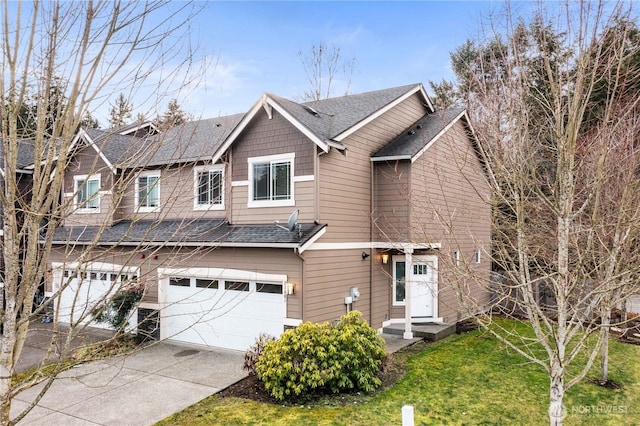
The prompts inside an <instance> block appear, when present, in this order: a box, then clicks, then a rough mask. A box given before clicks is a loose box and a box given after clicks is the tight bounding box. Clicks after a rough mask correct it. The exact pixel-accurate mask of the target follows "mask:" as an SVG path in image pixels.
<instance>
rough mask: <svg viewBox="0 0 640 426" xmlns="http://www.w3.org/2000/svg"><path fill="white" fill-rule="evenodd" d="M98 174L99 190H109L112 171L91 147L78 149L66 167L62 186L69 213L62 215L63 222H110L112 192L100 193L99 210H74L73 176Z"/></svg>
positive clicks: (63, 197) (69, 223)
mask: <svg viewBox="0 0 640 426" xmlns="http://www.w3.org/2000/svg"><path fill="white" fill-rule="evenodd" d="M98 174H99V175H100V191H101V192H102V191H107V192H110V191H111V188H112V186H113V178H114V175H113V172H112V171H111V169H110V168H109V167H108V166H107V164H106V163H105V162H104V161H103V160H102V158H101V157H100V156H99V155H98V154H97V152H96V151H95V149H93V148H92V147H85V148H83V149H81V150H80V151H78V152H77V153H76V155H75V156H74V158H73V160H72V161H71V162H70V164H69V166H68V167H67V170H66V173H65V175H64V182H63V186H62V192H63V196H62V200H63V205H66V209H67V210H66V211H67V212H68V213H69V214H65V215H64V221H63V224H64V225H65V226H73V225H88V226H91V225H102V224H105V223H108V224H109V223H112V222H113V216H114V209H115V208H114V206H113V197H112V194H110V193H107V194H104V193H103V194H101V195H100V208H99V212H95V213H93V212H92V213H84V212H82V213H81V212H78V211H74V197H75V181H74V177H75V176H82V175H88V176H90V175H98Z"/></svg>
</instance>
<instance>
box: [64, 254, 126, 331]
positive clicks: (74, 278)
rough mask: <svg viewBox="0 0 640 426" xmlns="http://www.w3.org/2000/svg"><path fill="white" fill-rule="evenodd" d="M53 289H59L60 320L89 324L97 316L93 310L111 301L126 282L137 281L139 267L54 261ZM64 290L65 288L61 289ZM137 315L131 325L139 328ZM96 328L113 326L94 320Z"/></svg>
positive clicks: (93, 323) (67, 322)
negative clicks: (94, 315) (80, 264)
mask: <svg viewBox="0 0 640 426" xmlns="http://www.w3.org/2000/svg"><path fill="white" fill-rule="evenodd" d="M52 267H53V291H54V294H55V292H59V294H58V300H57V301H56V302H55V304H54V310H55V314H56V317H57V320H58V321H59V322H61V323H64V324H71V323H80V324H87V323H89V322H91V321H90V320H91V319H92V318H93V313H92V310H93V309H94V308H95V307H96V306H98V305H101V304H104V303H106V302H108V301H109V300H110V298H111V297H112V296H113V295H114V294H115V293H116V292H117V291H118V290H119V289H120V288H122V286H123V285H126V284H129V283H132V282H134V281H135V280H136V279H137V277H138V270H137V268H124V267H122V266H120V265H114V264H108V263H90V264H87V265H82V266H79V265H78V264H76V263H72V264H66V265H65V264H61V263H58V264H56V263H54V264H52ZM60 289H62V291H60ZM136 317H137V316H136V315H135V313H134V314H132V318H131V321H129V327H135V326H136V321H135V318H136ZM91 326H92V327H99V328H109V327H110V326H109V325H108V324H104V323H98V322H95V321H94V322H91Z"/></svg>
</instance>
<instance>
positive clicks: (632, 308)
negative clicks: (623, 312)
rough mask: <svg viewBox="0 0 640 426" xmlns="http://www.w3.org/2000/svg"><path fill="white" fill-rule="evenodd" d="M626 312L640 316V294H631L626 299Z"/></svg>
mask: <svg viewBox="0 0 640 426" xmlns="http://www.w3.org/2000/svg"><path fill="white" fill-rule="evenodd" d="M626 309H627V312H628V313H632V314H636V315H640V294H633V295H631V296H629V298H628V299H627V306H626Z"/></svg>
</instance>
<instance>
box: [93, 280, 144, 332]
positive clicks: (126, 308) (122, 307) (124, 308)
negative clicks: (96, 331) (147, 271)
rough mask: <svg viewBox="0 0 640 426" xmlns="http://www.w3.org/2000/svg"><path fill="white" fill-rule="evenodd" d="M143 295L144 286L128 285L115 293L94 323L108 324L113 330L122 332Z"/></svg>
mask: <svg viewBox="0 0 640 426" xmlns="http://www.w3.org/2000/svg"><path fill="white" fill-rule="evenodd" d="M143 294H144V286H142V285H138V284H135V285H130V286H128V287H127V288H125V289H123V290H121V291H120V292H119V293H117V294H116V295H115V296H114V297H113V299H111V301H109V302H108V303H107V304H106V307H103V309H102V310H101V311H100V312H99V313H98V314H97V315H96V319H95V320H96V321H97V322H101V323H108V324H109V325H111V327H113V328H114V329H115V330H123V329H124V328H125V326H126V325H127V322H128V321H129V316H130V315H131V312H132V311H133V309H134V308H135V307H136V306H138V303H139V302H140V300H142V295H143Z"/></svg>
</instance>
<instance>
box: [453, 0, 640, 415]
mask: <svg viewBox="0 0 640 426" xmlns="http://www.w3.org/2000/svg"><path fill="white" fill-rule="evenodd" d="M544 7H545V6H544V5H541V6H540V9H539V10H538V11H537V14H536V16H534V19H532V20H531V21H530V23H529V24H524V23H523V21H516V20H515V19H514V16H513V14H512V13H511V11H510V10H509V7H508V6H507V8H506V10H505V16H506V20H504V19H502V20H501V21H500V22H506V24H505V26H504V27H500V28H497V27H492V28H493V31H492V32H491V33H490V34H489V35H488V36H487V37H486V39H485V40H484V41H480V42H468V43H467V44H466V45H464V46H463V47H461V48H460V49H459V50H458V51H457V56H456V55H454V59H458V60H459V61H458V62H455V61H454V67H455V68H457V71H456V72H457V73H458V77H459V90H461V92H462V93H463V96H462V98H463V99H465V102H466V103H467V105H468V110H469V113H470V115H471V117H472V118H473V125H474V128H475V131H476V136H477V140H478V144H479V146H478V149H479V153H480V155H481V157H482V159H483V163H484V164H485V167H486V171H487V180H488V183H489V185H490V186H491V188H492V191H493V241H492V244H493V247H492V250H491V253H490V254H491V258H492V262H493V265H494V266H493V269H494V271H495V274H494V279H493V280H492V281H491V282H485V283H484V284H485V285H486V288H487V290H489V291H492V292H493V295H494V301H493V309H491V310H489V311H488V312H487V311H485V312H486V313H485V314H482V315H479V316H477V317H476V318H477V320H478V322H479V323H480V324H481V325H482V326H483V327H484V328H486V329H487V330H489V331H490V332H491V333H492V334H494V335H495V336H496V337H498V338H499V339H501V340H502V341H503V342H504V343H505V344H507V345H508V346H509V347H510V348H512V349H514V350H515V351H517V352H518V353H519V354H521V355H522V356H523V357H525V358H527V359H528V360H529V361H531V362H534V363H536V364H538V365H540V366H541V367H542V368H544V369H545V370H546V372H547V373H548V375H549V419H550V424H552V425H557V424H562V420H563V414H564V413H563V398H564V394H565V392H566V390H567V389H569V388H570V387H572V386H573V385H575V384H576V383H578V382H580V381H581V380H583V379H584V378H585V376H586V375H587V373H588V372H589V370H590V369H591V367H592V366H593V364H594V363H595V361H596V359H597V357H598V355H599V354H600V353H601V351H603V352H602V354H603V357H602V360H603V378H604V379H605V380H606V365H605V363H606V345H604V346H603V341H605V342H606V339H607V338H608V334H607V333H608V330H609V328H610V326H611V324H610V322H609V316H610V311H611V308H613V307H615V306H618V305H620V304H621V303H622V302H623V301H624V299H625V298H626V297H627V296H628V295H629V294H630V293H633V292H637V291H638V284H637V277H638V272H640V271H639V267H640V262H639V261H640V259H638V255H637V253H636V252H637V249H636V245H637V241H638V238H639V237H640V221H638V214H639V213H640V210H639V209H640V207H639V206H640V203H639V202H640V199H639V198H638V197H639V191H638V189H639V188H638V170H639V166H640V157H639V156H638V148H637V143H636V142H635V141H637V129H638V124H637V102H638V96H637V93H633V94H630V93H629V92H628V91H627V90H624V91H623V90H611V91H609V93H608V94H607V96H605V97H599V98H598V99H600V102H599V103H597V114H594V111H595V110H596V108H595V107H596V105H595V102H594V95H595V94H597V93H598V90H599V89H601V88H602V86H603V81H604V80H605V76H606V84H607V85H608V87H610V88H614V89H615V88H622V87H625V88H632V87H635V86H634V85H632V84H629V81H630V78H631V77H637V76H636V75H632V74H628V73H626V71H625V66H624V64H625V62H624V58H625V54H624V52H625V46H627V45H629V44H630V43H632V39H631V38H630V34H631V32H629V31H612V28H613V27H614V26H615V25H616V23H617V22H619V21H620V20H621V19H623V20H628V19H629V17H630V16H631V15H630V12H631V11H630V9H629V7H628V6H623V5H622V4H618V5H616V6H615V7H614V9H613V12H611V13H610V14H607V13H606V9H605V7H604V5H603V4H602V3H591V2H580V3H569V4H567V5H565V10H560V9H553V10H546V9H544ZM549 12H550V15H549V14H547V13H549ZM548 16H553V19H551V18H546V17H548ZM502 18H504V16H503V17H502ZM491 24H492V25H496V22H491ZM605 38H607V41H606V43H605ZM603 71H606V72H603ZM603 99H606V100H603ZM441 220H442V221H443V222H445V223H451V220H452V218H447V217H442V218H441ZM447 265H450V266H451V267H452V268H456V261H455V259H449V262H447ZM457 270H458V272H459V280H458V281H459V286H458V289H457V292H458V295H459V296H460V302H461V303H462V304H463V305H464V306H466V307H467V308H468V310H469V312H477V311H478V310H481V309H483V308H484V307H483V306H478V305H477V304H476V303H475V302H474V300H472V299H469V298H467V297H465V296H466V291H465V286H466V285H467V283H468V282H469V279H473V278H474V277H473V276H472V271H471V270H470V269H468V268H466V265H465V264H464V262H463V263H462V264H461V265H460V266H459V267H457ZM496 277H500V278H499V279H498V278H496ZM496 312H497V313H500V314H507V315H512V314H518V315H524V316H525V317H526V318H527V319H528V323H527V324H529V325H530V328H528V327H525V328H519V327H513V326H511V325H510V324H507V325H505V323H504V322H501V321H496V318H495V315H494V313H496Z"/></svg>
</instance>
